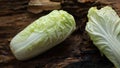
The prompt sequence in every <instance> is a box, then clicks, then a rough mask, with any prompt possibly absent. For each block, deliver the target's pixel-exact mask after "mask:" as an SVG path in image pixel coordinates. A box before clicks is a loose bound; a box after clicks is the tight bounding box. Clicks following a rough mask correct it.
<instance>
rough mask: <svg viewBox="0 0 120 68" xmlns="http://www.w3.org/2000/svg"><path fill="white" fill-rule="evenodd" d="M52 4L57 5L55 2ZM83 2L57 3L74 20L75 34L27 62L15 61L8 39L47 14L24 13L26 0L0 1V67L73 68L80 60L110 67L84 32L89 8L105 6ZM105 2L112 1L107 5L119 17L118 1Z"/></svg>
mask: <svg viewBox="0 0 120 68" xmlns="http://www.w3.org/2000/svg"><path fill="white" fill-rule="evenodd" d="M52 1H54V0H52ZM55 1H57V2H58V0H55ZM86 1H87V2H85V0H84V3H80V2H77V0H64V1H59V2H61V6H62V7H61V9H63V10H66V11H68V12H69V13H70V14H72V15H73V16H74V17H75V20H76V24H77V29H76V31H75V32H74V33H73V34H72V35H71V36H69V37H68V38H67V39H66V40H65V41H64V42H62V43H60V44H59V45H57V46H56V47H54V48H52V49H50V50H49V51H47V52H45V53H43V54H42V55H39V56H37V57H35V58H33V59H30V60H27V61H18V60H16V59H15V57H14V56H13V54H12V53H11V50H10V48H9V43H10V40H11V39H12V38H13V37H14V36H15V35H16V34H17V33H18V32H20V31H21V30H23V29H24V28H25V27H26V26H28V25H29V24H30V23H32V22H33V21H34V20H36V19H37V18H39V17H41V16H43V15H45V14H48V13H49V12H50V11H44V12H41V13H39V14H33V13H31V12H29V11H27V7H28V2H29V0H0V68H26V67H27V68H64V67H66V68H70V67H69V66H70V65H73V64H72V63H77V62H79V63H81V62H84V61H89V62H90V63H94V64H95V63H96V65H99V64H98V63H100V62H101V64H104V65H103V66H104V67H105V65H106V66H107V65H108V66H111V68H112V66H113V65H112V63H110V61H109V60H108V59H106V58H105V57H104V56H103V57H102V56H101V55H100V53H99V51H98V49H97V48H96V47H95V46H94V45H93V43H92V41H91V40H90V39H89V37H88V35H87V33H86V32H85V29H84V27H85V25H86V22H87V17H86V16H87V11H88V9H89V8H90V7H91V6H98V7H99V8H100V7H102V6H105V5H108V4H103V2H104V1H103V0H101V1H103V2H101V1H95V0H94V2H89V0H86ZM107 2H115V3H114V4H109V5H111V6H113V7H114V8H115V9H116V11H117V12H118V14H119V10H120V8H119V6H120V5H118V2H119V0H114V1H112V0H108V1H107ZM75 66H77V65H75ZM79 66H80V64H79ZM71 67H72V66H71ZM73 68H77V67H73ZM82 68H85V67H82ZM88 68H90V67H88ZM106 68H107V67H106ZM109 68H110V67H109Z"/></svg>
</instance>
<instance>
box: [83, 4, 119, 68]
mask: <svg viewBox="0 0 120 68" xmlns="http://www.w3.org/2000/svg"><path fill="white" fill-rule="evenodd" d="M85 30H86V31H87V32H88V35H89V36H90V38H91V40H92V41H93V43H94V44H95V46H96V47H97V48H98V49H99V50H100V51H101V52H102V53H103V54H104V55H105V56H106V57H107V58H108V59H109V60H110V61H111V62H112V63H113V64H114V65H115V67H116V68H120V18H119V16H118V15H117V13H116V12H115V10H113V9H112V8H111V7H109V6H106V7H103V8H101V9H99V10H98V9H97V8H96V7H92V8H90V9H89V11H88V22H87V24H86V27H85Z"/></svg>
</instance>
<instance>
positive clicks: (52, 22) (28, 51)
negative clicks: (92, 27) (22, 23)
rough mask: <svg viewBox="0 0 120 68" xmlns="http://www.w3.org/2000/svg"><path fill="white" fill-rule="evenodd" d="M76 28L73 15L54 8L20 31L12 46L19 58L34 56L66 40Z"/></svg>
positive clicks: (12, 41)
mask: <svg viewBox="0 0 120 68" xmlns="http://www.w3.org/2000/svg"><path fill="white" fill-rule="evenodd" d="M75 28H76V23H75V20H74V18H73V16H72V15H71V14H69V13H67V12H66V11H63V10H53V11H52V12H50V13H49V14H48V15H45V16H42V17H40V18H39V19H37V20H35V21H34V22H33V23H31V24H30V25H29V26H27V27H26V28H25V29H24V30H22V31H21V32H20V33H18V34H17V35H16V36H15V37H14V38H13V39H12V40H11V42H10V48H11V50H12V52H13V54H14V55H15V57H16V58H17V59H18V60H27V59H30V58H33V57H35V56H37V55H39V54H41V53H43V52H45V51H47V50H49V49H50V48H52V47H54V46H56V45H57V44H59V43H61V42H62V41H64V40H65V39H66V38H67V37H68V36H69V35H70V34H71V33H72V32H73V31H74V30H75Z"/></svg>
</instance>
